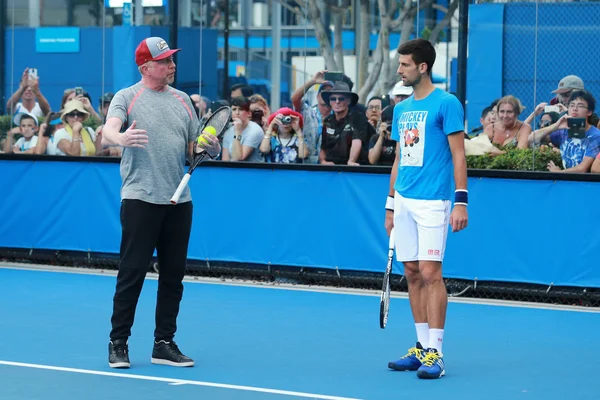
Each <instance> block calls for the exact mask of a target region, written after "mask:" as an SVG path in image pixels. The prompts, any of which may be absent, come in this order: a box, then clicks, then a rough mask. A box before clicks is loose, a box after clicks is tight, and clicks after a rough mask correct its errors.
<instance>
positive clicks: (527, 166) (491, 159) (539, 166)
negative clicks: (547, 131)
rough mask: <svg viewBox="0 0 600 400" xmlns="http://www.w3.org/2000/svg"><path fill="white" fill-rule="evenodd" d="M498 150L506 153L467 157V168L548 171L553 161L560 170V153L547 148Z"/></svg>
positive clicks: (504, 148) (508, 147)
mask: <svg viewBox="0 0 600 400" xmlns="http://www.w3.org/2000/svg"><path fill="white" fill-rule="evenodd" d="M500 150H503V151H505V152H506V153H505V154H501V155H498V156H490V155H482V156H467V167H468V168H474V169H508V170H516V171H548V167H547V165H548V163H549V162H550V161H554V164H556V165H557V166H559V167H560V168H562V158H561V156H560V153H558V152H556V151H555V150H553V149H552V148H550V147H548V146H542V147H537V148H529V149H518V148H516V147H514V146H505V147H503V148H501V149H500Z"/></svg>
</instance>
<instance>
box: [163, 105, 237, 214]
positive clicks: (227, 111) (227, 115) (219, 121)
mask: <svg viewBox="0 0 600 400" xmlns="http://www.w3.org/2000/svg"><path fill="white" fill-rule="evenodd" d="M230 119H231V108H229V107H221V108H219V109H218V110H217V111H215V112H214V113H212V114H211V115H210V117H208V119H207V120H206V121H205V122H204V124H203V125H202V128H201V129H200V131H199V132H198V137H199V136H200V135H202V132H204V130H205V129H206V128H208V127H213V128H214V130H215V135H216V136H217V138H218V139H219V140H221V138H222V137H223V134H224V133H225V131H226V130H227V129H226V128H227V126H228V125H229V120H230ZM198 137H196V141H195V142H194V146H195V145H196V143H197V142H198ZM207 156H208V157H210V156H209V155H208V153H207V152H206V151H201V152H199V153H196V152H195V151H194V152H193V156H192V160H191V162H190V166H189V168H188V171H187V173H186V174H185V175H184V176H183V178H182V179H181V182H179V186H177V190H175V193H173V197H171V204H177V202H178V201H179V197H180V196H181V193H183V190H184V189H185V187H186V186H187V184H188V182H189V180H190V178H191V177H192V173H193V172H194V170H195V169H196V167H197V166H198V165H199V164H200V163H201V162H202V160H204V159H205V158H206V157H207Z"/></svg>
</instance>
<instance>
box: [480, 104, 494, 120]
mask: <svg viewBox="0 0 600 400" xmlns="http://www.w3.org/2000/svg"><path fill="white" fill-rule="evenodd" d="M493 109H494V107H493V106H487V107H486V108H484V109H483V111H482V112H481V118H485V117H487V115H488V114H489V113H490V112H491V111H492V110H493Z"/></svg>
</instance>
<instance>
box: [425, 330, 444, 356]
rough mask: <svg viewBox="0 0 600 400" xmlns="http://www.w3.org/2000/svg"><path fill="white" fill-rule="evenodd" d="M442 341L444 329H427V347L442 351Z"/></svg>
mask: <svg viewBox="0 0 600 400" xmlns="http://www.w3.org/2000/svg"><path fill="white" fill-rule="evenodd" d="M443 342H444V330H443V329H430V330H429V348H430V349H436V350H437V351H438V353H440V354H441V353H442V343H443Z"/></svg>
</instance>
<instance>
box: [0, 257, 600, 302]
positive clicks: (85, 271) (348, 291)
mask: <svg viewBox="0 0 600 400" xmlns="http://www.w3.org/2000/svg"><path fill="white" fill-rule="evenodd" d="M0 268H7V269H17V270H26V271H41V272H59V273H67V274H78V275H94V276H104V277H108V276H110V277H115V276H117V271H114V270H95V269H91V268H80V267H61V266H53V265H42V264H25V263H23V264H21V263H7V262H0ZM146 279H148V280H158V274H156V273H154V272H148V274H147V275H146ZM184 282H188V283H198V284H204V285H223V286H238V287H247V288H254V289H256V288H259V289H275V290H293V291H299V292H317V293H330V294H345V295H353V296H367V297H379V296H380V295H381V291H379V290H370V289H354V288H332V287H321V286H309V285H300V284H296V285H295V284H289V283H277V282H276V283H265V282H253V283H249V282H246V281H241V280H234V279H221V278H205V277H192V276H186V277H185V278H184ZM391 297H392V298H396V299H408V293H398V292H392V294H391ZM448 302H450V303H462V304H477V305H485V306H497V307H515V308H535V309H540V310H552V311H572V312H582V313H595V314H597V313H600V308H599V307H581V306H569V305H562V304H544V303H533V302H527V301H516V300H493V299H478V298H468V297H449V298H448Z"/></svg>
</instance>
